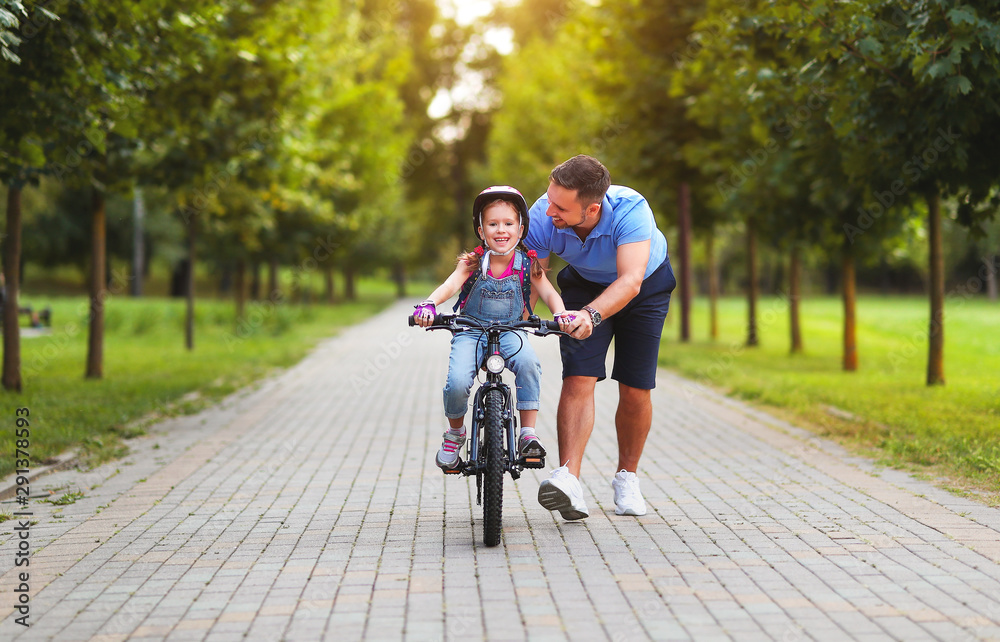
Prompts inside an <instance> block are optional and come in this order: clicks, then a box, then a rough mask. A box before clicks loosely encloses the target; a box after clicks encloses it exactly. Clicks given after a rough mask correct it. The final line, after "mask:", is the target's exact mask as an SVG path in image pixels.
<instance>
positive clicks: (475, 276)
mask: <svg viewBox="0 0 1000 642" xmlns="http://www.w3.org/2000/svg"><path fill="white" fill-rule="evenodd" d="M482 274H483V271H482V270H473V271H472V274H470V275H469V278H467V279H465V283H463V284H462V291H461V292H459V293H458V301H456V302H455V307H453V308H452V309H451V311H452V312H459V311H461V310H462V309H463V308H464V307H465V300H466V299H468V298H469V294H471V293H472V288H473V287H474V286H475V285H476V281H478V280H479V277H480V276H482Z"/></svg>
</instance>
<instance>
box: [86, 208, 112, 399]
mask: <svg viewBox="0 0 1000 642" xmlns="http://www.w3.org/2000/svg"><path fill="white" fill-rule="evenodd" d="M91 216H92V228H91V236H90V247H91V257H90V325H89V328H88V341H87V374H86V377H87V378H88V379H100V378H102V377H103V376H104V298H105V285H104V284H105V273H106V271H107V264H106V257H105V254H106V245H107V243H106V236H105V230H106V225H105V211H104V192H102V191H101V190H99V189H97V188H94V192H93V196H92V197H91Z"/></svg>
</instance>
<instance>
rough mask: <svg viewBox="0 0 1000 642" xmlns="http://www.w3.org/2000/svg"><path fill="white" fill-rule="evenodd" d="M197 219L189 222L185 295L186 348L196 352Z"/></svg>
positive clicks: (192, 218)
mask: <svg viewBox="0 0 1000 642" xmlns="http://www.w3.org/2000/svg"><path fill="white" fill-rule="evenodd" d="M197 229H198V228H197V224H196V222H195V218H194V217H193V216H191V217H190V218H188V221H187V243H188V270H187V287H186V288H184V289H185V290H186V292H185V293H184V294H185V296H186V297H187V311H186V313H185V317H184V347H186V348H187V349H188V350H194V266H195V262H194V259H195V254H194V242H195V236H196V232H197Z"/></svg>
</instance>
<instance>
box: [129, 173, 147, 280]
mask: <svg viewBox="0 0 1000 642" xmlns="http://www.w3.org/2000/svg"><path fill="white" fill-rule="evenodd" d="M132 221H133V224H134V228H135V229H134V230H133V233H132V296H134V297H140V296H142V279H143V277H144V276H145V275H146V274H145V269H146V268H145V266H146V238H145V221H146V203H145V201H143V198H142V189H141V188H138V187H137V188H135V195H134V198H133V203H132Z"/></svg>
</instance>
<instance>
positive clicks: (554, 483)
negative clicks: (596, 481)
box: [538, 466, 590, 519]
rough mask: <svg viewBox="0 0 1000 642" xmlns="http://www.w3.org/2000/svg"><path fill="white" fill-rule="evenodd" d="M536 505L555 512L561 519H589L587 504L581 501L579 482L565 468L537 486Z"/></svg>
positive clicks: (554, 471) (581, 494) (562, 467)
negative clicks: (557, 512)
mask: <svg viewBox="0 0 1000 642" xmlns="http://www.w3.org/2000/svg"><path fill="white" fill-rule="evenodd" d="M538 503H539V504H541V505H542V508H545V509H547V510H557V511H559V514H560V515H562V516H563V519H583V518H584V517H590V512H589V511H588V510H587V503H586V502H584V501H583V486H582V485H580V480H579V479H577V478H576V477H575V476H574V475H573V473H571V472H569V469H568V468H566V467H565V466H560V467H559V468H556V469H555V470H553V471H552V475H551V476H550V477H549V478H548V479H545V480H543V481H542V483H541V484H539V485H538Z"/></svg>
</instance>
